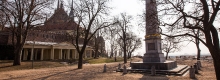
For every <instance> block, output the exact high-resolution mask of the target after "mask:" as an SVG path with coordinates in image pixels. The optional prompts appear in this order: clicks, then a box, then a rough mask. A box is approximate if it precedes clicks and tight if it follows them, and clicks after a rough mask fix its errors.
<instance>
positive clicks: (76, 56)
mask: <svg viewBox="0 0 220 80" xmlns="http://www.w3.org/2000/svg"><path fill="white" fill-rule="evenodd" d="M77 54H78V53H77V50H76V49H75V59H77V58H78V55H77Z"/></svg>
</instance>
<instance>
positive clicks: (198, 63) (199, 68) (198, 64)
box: [197, 61, 201, 70]
mask: <svg viewBox="0 0 220 80" xmlns="http://www.w3.org/2000/svg"><path fill="white" fill-rule="evenodd" d="M200 64H201V63H200V61H197V67H198V70H201V65H200Z"/></svg>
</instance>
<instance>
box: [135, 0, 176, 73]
mask: <svg viewBox="0 0 220 80" xmlns="http://www.w3.org/2000/svg"><path fill="white" fill-rule="evenodd" d="M145 16H146V35H145V44H146V53H145V54H144V57H143V62H132V63H131V68H132V69H151V67H155V69H157V70H169V69H173V68H175V67H177V64H176V61H166V60H165V57H164V54H163V53H162V50H161V36H160V30H159V20H158V15H157V4H156V0H146V15H145Z"/></svg>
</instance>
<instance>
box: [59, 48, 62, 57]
mask: <svg viewBox="0 0 220 80" xmlns="http://www.w3.org/2000/svg"><path fill="white" fill-rule="evenodd" d="M59 59H62V49H60V50H59Z"/></svg>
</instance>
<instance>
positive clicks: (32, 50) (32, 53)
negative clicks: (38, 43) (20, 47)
mask: <svg viewBox="0 0 220 80" xmlns="http://www.w3.org/2000/svg"><path fill="white" fill-rule="evenodd" d="M33 58H34V49H33V48H31V59H30V60H33Z"/></svg>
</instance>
